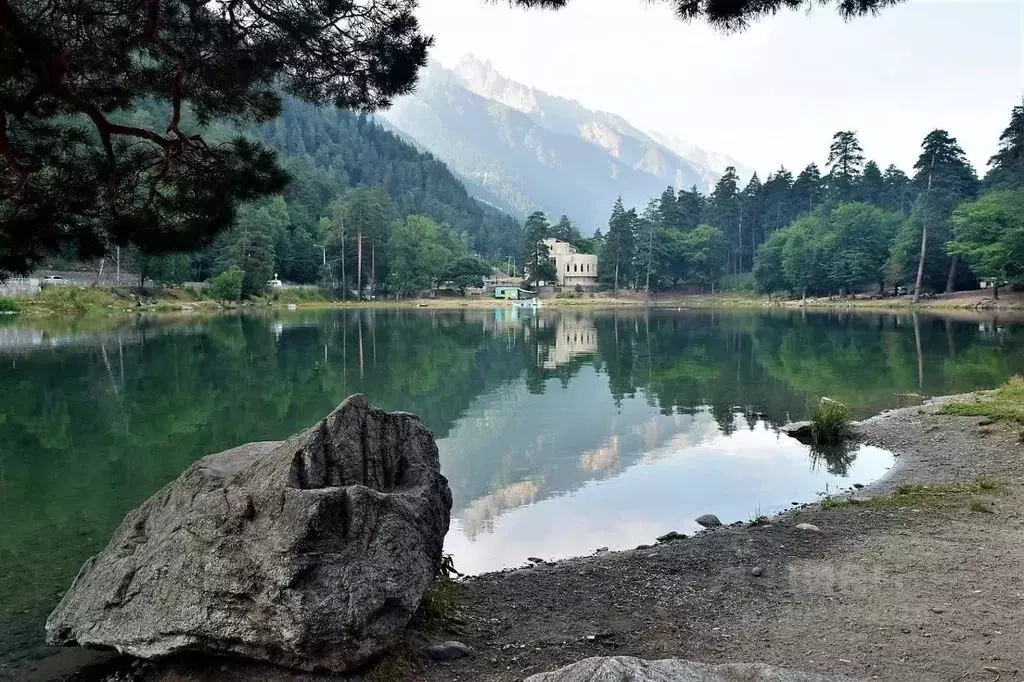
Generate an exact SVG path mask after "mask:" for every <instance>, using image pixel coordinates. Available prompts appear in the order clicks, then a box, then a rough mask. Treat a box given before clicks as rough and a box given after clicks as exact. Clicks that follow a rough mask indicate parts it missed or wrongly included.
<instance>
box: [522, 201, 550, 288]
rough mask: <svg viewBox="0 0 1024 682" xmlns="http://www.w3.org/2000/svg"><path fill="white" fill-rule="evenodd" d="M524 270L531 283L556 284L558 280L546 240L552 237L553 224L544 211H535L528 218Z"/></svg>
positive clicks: (524, 248) (524, 247) (524, 246)
mask: <svg viewBox="0 0 1024 682" xmlns="http://www.w3.org/2000/svg"><path fill="white" fill-rule="evenodd" d="M524 227H525V232H526V236H525V243H524V245H523V268H524V269H525V270H526V273H527V276H528V278H529V281H530V282H531V283H536V282H554V281H555V280H556V279H557V276H556V273H555V266H554V265H553V264H552V262H551V259H550V254H549V253H548V247H547V244H545V243H544V240H545V239H548V238H549V237H551V224H550V223H549V222H548V218H547V216H546V215H544V212H543V211H534V212H533V213H531V214H530V215H529V216H527V218H526V223H525V225H524Z"/></svg>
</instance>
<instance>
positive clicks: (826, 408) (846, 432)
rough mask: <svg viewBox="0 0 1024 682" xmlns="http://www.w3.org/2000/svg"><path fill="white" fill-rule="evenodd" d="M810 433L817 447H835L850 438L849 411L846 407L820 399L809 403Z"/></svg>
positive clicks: (829, 399) (833, 401) (830, 400)
mask: <svg viewBox="0 0 1024 682" xmlns="http://www.w3.org/2000/svg"><path fill="white" fill-rule="evenodd" d="M810 409H811V433H812V434H813V435H814V442H815V443H817V444H818V445H837V444H839V443H841V442H842V441H843V440H845V439H846V438H848V437H849V436H850V410H849V409H847V407H846V405H844V404H842V403H840V402H837V401H835V400H832V399H831V398H822V399H821V400H819V401H818V402H817V403H811V406H810Z"/></svg>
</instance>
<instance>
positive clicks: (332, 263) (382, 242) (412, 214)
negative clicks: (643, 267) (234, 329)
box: [125, 98, 522, 295]
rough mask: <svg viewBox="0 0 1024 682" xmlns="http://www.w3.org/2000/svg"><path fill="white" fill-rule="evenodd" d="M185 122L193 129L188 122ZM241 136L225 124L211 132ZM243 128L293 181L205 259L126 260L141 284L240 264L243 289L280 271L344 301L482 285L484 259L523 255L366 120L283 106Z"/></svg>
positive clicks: (496, 222)
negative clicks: (356, 295) (444, 283)
mask: <svg viewBox="0 0 1024 682" xmlns="http://www.w3.org/2000/svg"><path fill="white" fill-rule="evenodd" d="M163 116H164V114H163V112H161V111H157V110H156V108H155V106H154V105H152V104H151V103H143V104H141V105H140V106H139V107H138V109H137V110H136V112H135V113H134V114H133V115H132V117H131V118H130V120H131V122H133V123H137V124H142V125H153V123H154V122H156V121H159V120H161V118H162V117H163ZM185 124H186V125H189V124H191V125H195V124H194V123H193V122H192V121H191V120H189V117H186V121H185ZM237 130H238V128H237V127H235V126H233V125H230V124H228V123H226V122H223V121H220V122H216V123H215V124H214V125H213V126H212V127H211V129H210V131H209V136H210V138H211V139H225V138H227V137H228V136H229V135H231V134H234V133H235V132H236V131H237ZM241 131H242V132H243V133H245V134H247V135H251V136H254V137H257V138H259V139H260V140H261V141H262V142H264V143H265V144H267V145H268V146H270V147H272V148H274V149H276V150H278V152H279V154H280V162H281V165H282V166H283V167H284V168H285V169H286V170H287V171H288V173H289V175H290V177H291V180H290V182H289V183H288V185H287V186H286V187H285V189H284V190H283V192H282V194H281V195H279V196H276V197H271V198H268V199H265V200H262V201H259V202H255V203H249V204H244V205H242V206H241V207H240V209H239V212H238V217H237V220H236V221H235V224H234V226H233V227H232V228H231V229H229V230H227V231H226V232H223V233H221V234H220V235H219V236H217V238H216V239H215V240H214V241H213V243H212V244H210V245H208V246H206V247H204V248H202V249H200V250H198V251H195V252H192V253H185V254H176V255H171V256H163V257H157V258H150V257H145V256H142V255H141V254H137V253H134V252H128V253H126V254H125V257H126V266H127V267H131V265H132V264H133V263H134V265H135V266H136V268H137V270H138V272H139V274H140V277H141V278H142V279H149V280H153V281H158V282H180V281H184V280H187V279H199V280H202V279H208V278H210V277H211V276H215V275H217V274H219V273H222V272H225V271H228V270H229V269H231V268H232V267H234V268H236V269H237V270H239V271H241V273H242V275H241V280H242V292H243V293H256V292H258V291H260V290H261V289H263V288H264V286H265V284H266V281H267V280H269V279H270V278H271V277H273V276H274V274H275V273H276V274H278V275H279V276H280V277H281V278H283V279H286V280H290V281H294V282H299V283H314V282H316V283H322V284H327V285H328V286H329V287H330V288H332V289H334V290H335V291H336V292H337V293H339V294H342V295H344V293H343V292H347V291H354V290H355V289H362V290H365V291H367V292H368V293H372V292H373V291H376V290H378V289H383V290H387V291H391V292H397V293H401V292H408V291H415V290H419V289H425V288H429V287H430V286H431V285H432V284H433V283H434V282H435V281H436V280H437V278H438V277H440V276H441V275H442V274H444V275H445V276H446V279H452V280H456V281H459V280H461V281H467V280H466V279H465V278H466V277H469V276H470V275H468V274H467V273H472V275H471V278H477V277H478V275H479V273H487V272H489V268H488V267H486V266H485V265H484V264H483V262H482V261H481V258H483V259H487V260H495V261H499V260H504V259H505V258H506V257H507V256H508V255H512V254H515V253H518V251H519V249H520V248H521V244H522V227H521V226H520V224H519V223H518V222H517V221H516V220H515V219H514V218H512V217H511V216H509V215H507V214H505V213H503V212H501V211H499V210H497V209H495V208H493V207H491V206H487V205H486V204H484V203H482V202H479V201H477V200H476V199H474V198H473V197H471V196H470V195H469V193H468V192H467V191H466V188H465V187H464V186H463V185H462V183H461V182H460V181H459V180H458V179H457V178H456V177H455V176H454V175H453V174H452V173H451V172H450V171H449V170H448V168H447V167H446V166H445V165H444V164H443V163H442V162H441V161H439V160H437V159H436V158H434V157H433V156H431V155H430V154H427V153H423V152H420V151H418V150H417V149H415V148H414V147H412V146H411V145H410V144H408V143H407V142H405V141H403V140H402V139H400V138H399V137H397V136H396V135H394V134H393V133H391V132H388V131H387V130H384V129H383V128H382V127H381V126H380V125H378V124H377V123H375V122H374V121H373V120H372V119H370V118H368V117H365V116H360V115H356V114H352V113H350V112H346V111H342V110H339V109H336V108H334V107H320V106H314V105H310V104H305V103H303V102H300V101H298V100H295V99H292V98H287V99H286V100H285V103H284V110H283V112H282V115H281V116H280V117H279V118H277V119H276V120H274V121H272V122H268V123H266V124H264V125H262V126H259V127H249V128H242V129H241ZM360 245H361V246H362V253H363V259H362V260H363V268H362V269H360V267H359V260H360V259H359V252H360ZM325 261H326V262H325ZM342 282H344V284H342Z"/></svg>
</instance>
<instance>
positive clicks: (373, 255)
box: [370, 242, 377, 298]
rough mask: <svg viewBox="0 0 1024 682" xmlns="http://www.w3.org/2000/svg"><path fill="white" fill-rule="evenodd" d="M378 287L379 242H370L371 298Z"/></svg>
mask: <svg viewBox="0 0 1024 682" xmlns="http://www.w3.org/2000/svg"><path fill="white" fill-rule="evenodd" d="M376 289H377V242H370V298H373V294H374V293H375V290H376Z"/></svg>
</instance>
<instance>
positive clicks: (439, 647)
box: [423, 640, 473, 661]
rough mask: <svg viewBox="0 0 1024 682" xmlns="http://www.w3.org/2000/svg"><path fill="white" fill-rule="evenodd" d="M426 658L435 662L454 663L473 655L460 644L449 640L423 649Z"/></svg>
mask: <svg viewBox="0 0 1024 682" xmlns="http://www.w3.org/2000/svg"><path fill="white" fill-rule="evenodd" d="M423 653H424V655H426V657H427V658H430V659H433V660H435V661H455V660H458V659H460V658H465V657H466V656H469V655H470V654H472V653H473V649H472V648H471V647H469V646H467V645H465V644H463V643H462V642H457V641H455V640H451V641H448V642H441V643H439V644H431V645H430V646H426V647H423Z"/></svg>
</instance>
